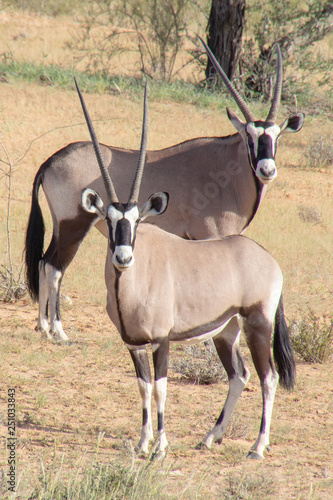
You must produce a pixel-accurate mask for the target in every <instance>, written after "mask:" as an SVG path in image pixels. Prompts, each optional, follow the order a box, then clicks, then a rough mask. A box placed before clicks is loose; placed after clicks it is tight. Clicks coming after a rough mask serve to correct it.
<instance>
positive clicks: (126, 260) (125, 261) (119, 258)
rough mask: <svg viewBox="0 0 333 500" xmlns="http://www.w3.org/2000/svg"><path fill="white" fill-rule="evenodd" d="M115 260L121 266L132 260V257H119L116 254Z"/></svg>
mask: <svg viewBox="0 0 333 500" xmlns="http://www.w3.org/2000/svg"><path fill="white" fill-rule="evenodd" d="M116 259H117V262H119V264H121V265H122V266H125V265H126V264H129V263H130V262H131V260H132V257H125V258H124V257H119V255H116Z"/></svg>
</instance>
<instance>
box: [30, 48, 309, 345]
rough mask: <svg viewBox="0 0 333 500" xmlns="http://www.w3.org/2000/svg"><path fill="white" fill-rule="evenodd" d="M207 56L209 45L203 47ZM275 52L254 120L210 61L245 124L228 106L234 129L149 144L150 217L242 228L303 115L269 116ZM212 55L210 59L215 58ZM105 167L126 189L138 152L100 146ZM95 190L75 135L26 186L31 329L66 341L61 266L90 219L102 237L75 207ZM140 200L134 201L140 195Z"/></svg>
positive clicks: (91, 164)
mask: <svg viewBox="0 0 333 500" xmlns="http://www.w3.org/2000/svg"><path fill="white" fill-rule="evenodd" d="M206 50H207V52H208V54H209V56H210V57H212V54H211V52H210V51H209V49H208V48H207V47H206ZM277 55H278V70H277V83H276V87H275V93H274V98H273V102H272V106H271V109H270V111H269V114H268V117H267V120H264V121H256V120H255V119H254V116H253V114H252V113H251V112H250V110H249V109H248V107H247V106H246V105H245V103H244V101H243V100H242V99H241V97H240V96H239V94H238V92H237V91H236V90H235V89H234V87H233V86H232V84H231V83H230V82H229V80H228V79H227V77H226V76H225V75H224V73H223V70H222V69H221V68H220V67H219V65H218V64H217V63H216V61H215V64H216V65H217V68H218V73H219V74H220V76H221V78H222V79H223V81H224V82H225V84H226V85H227V87H228V89H229V91H230V93H231V95H232V96H233V98H234V99H235V102H236V104H237V106H238V107H239V109H240V110H241V112H242V113H243V114H244V117H245V120H246V123H243V122H241V121H240V120H239V119H238V118H237V117H236V116H235V115H234V114H233V113H232V112H231V111H228V114H229V117H230V119H231V120H232V122H233V123H234V125H235V126H236V129H237V131H238V132H237V134H234V135H231V136H226V137H200V138H196V139H191V140H188V141H185V142H182V143H180V144H176V145H175V146H172V147H169V148H166V149H161V150H158V151H147V155H146V167H145V175H144V176H143V178H142V183H141V190H140V193H139V196H140V198H141V200H147V199H148V196H149V195H150V194H151V193H154V192H161V191H167V192H168V193H169V195H170V201H169V205H168V210H167V211H166V212H165V213H164V214H163V215H162V216H161V217H156V218H155V219H153V221H154V224H156V225H158V226H159V227H161V228H162V229H165V230H166V231H168V232H170V233H173V234H177V235H178V236H181V237H182V238H186V239H191V240H199V239H200V240H201V239H209V238H218V237H221V236H227V235H229V234H239V233H242V232H243V231H244V230H245V228H246V227H247V226H248V225H249V224H250V222H251V221H252V219H253V217H254V216H255V214H256V212H257V209H258V207H259V205H260V202H261V200H262V199H263V196H264V194H265V190H266V187H267V184H268V183H269V182H270V181H272V179H273V178H274V177H275V176H276V164H275V154H276V147H277V141H278V138H279V136H280V135H282V134H284V133H286V132H297V130H299V129H300V128H301V126H302V123H303V118H304V117H303V115H302V114H301V113H295V114H294V115H291V116H290V117H289V118H287V120H286V121H285V122H284V124H282V125H281V126H280V127H279V126H278V125H276V123H275V117H276V113H277V108H278V105H279V100H280V93H281V78H282V70H281V67H282V62H281V57H280V51H279V50H278V51H277ZM213 61H214V59H213ZM100 149H101V154H102V155H103V158H104V162H105V168H106V170H107V171H108V172H110V173H112V178H113V179H114V182H115V183H116V185H117V191H118V193H121V195H122V196H124V197H125V195H126V194H127V193H128V192H129V191H130V188H131V186H130V179H131V175H132V172H133V171H134V169H135V166H136V163H137V161H138V154H139V152H138V151H133V150H128V149H122V148H117V147H113V146H106V145H103V144H101V145H100ZM41 185H42V186H43V190H44V193H45V195H46V199H47V203H48V205H49V208H50V212H51V214H52V220H53V234H52V239H51V242H50V244H49V246H48V248H47V250H46V251H45V252H44V250H43V246H44V234H45V229H44V221H43V215H42V211H41V208H40V206H39V201H38V193H39V188H40V186H41ZM86 187H89V188H91V189H93V190H95V191H97V192H98V193H99V195H100V197H101V199H102V200H103V202H104V204H106V203H107V201H108V194H107V191H106V187H105V185H104V182H103V179H102V176H101V174H100V170H99V166H98V163H97V161H96V157H95V153H94V149H93V146H92V144H91V142H90V141H87V142H76V143H72V144H69V145H68V146H66V147H65V148H63V149H61V150H60V151H57V152H56V153H54V154H53V155H52V156H51V157H50V158H49V159H48V160H46V161H45V162H44V163H43V165H42V166H41V167H40V168H39V170H38V172H37V174H36V176H35V180H34V183H33V188H32V201H31V211H30V215H29V222H28V227H27V233H26V242H25V262H26V270H27V272H26V275H27V284H28V288H29V291H30V294H31V296H32V298H33V299H35V300H38V301H39V313H38V326H37V328H38V329H39V330H40V331H41V332H42V334H43V335H45V336H46V337H47V338H49V339H53V340H56V341H59V342H60V341H64V342H67V341H68V340H69V339H68V337H67V335H66V333H65V332H64V330H63V327H62V323H61V318H60V289H61V284H62V280H63V276H64V273H65V271H66V269H67V267H68V266H69V264H70V263H71V261H72V260H73V258H74V257H75V254H76V252H77V250H78V248H79V246H80V244H81V243H82V241H83V239H84V238H85V236H86V235H87V233H88V232H89V230H90V229H91V228H92V227H93V226H95V227H96V228H97V229H98V230H99V231H101V233H102V234H103V235H104V236H105V237H108V228H107V224H106V221H105V220H104V219H101V218H100V217H98V216H97V214H96V213H94V212H86V211H84V210H83V209H82V206H81V192H82V189H84V188H86ZM139 202H140V200H139Z"/></svg>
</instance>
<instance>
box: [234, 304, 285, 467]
mask: <svg viewBox="0 0 333 500" xmlns="http://www.w3.org/2000/svg"><path fill="white" fill-rule="evenodd" d="M243 328H244V334H245V337H246V341H247V344H248V346H249V349H250V351H251V356H252V359H253V363H254V366H255V369H256V371H257V374H258V377H259V380H260V385H261V393H262V405H263V406H262V416H261V424H260V430H259V435H258V438H257V440H256V442H255V443H254V444H253V446H252V447H251V449H250V451H249V453H248V455H247V457H248V458H254V459H261V458H264V451H265V449H269V432H270V426H271V419H272V412H273V404H274V398H275V392H276V387H277V385H278V381H279V375H278V374H277V372H276V370H275V367H274V363H273V360H272V356H271V346H270V341H271V335H272V331H273V324H272V322H271V321H270V320H269V319H268V318H267V317H266V316H265V314H264V313H263V312H262V311H258V310H253V311H251V312H249V313H248V314H246V317H243Z"/></svg>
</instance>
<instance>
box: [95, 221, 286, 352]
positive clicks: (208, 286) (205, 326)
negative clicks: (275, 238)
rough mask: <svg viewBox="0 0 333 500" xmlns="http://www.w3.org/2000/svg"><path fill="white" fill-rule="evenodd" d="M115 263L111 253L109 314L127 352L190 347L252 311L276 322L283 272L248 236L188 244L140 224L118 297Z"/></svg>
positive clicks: (108, 267)
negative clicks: (166, 345)
mask: <svg viewBox="0 0 333 500" xmlns="http://www.w3.org/2000/svg"><path fill="white" fill-rule="evenodd" d="M157 242H158V243H157ZM151 249H153V250H151ZM111 258H112V254H111V251H110V250H108V256H107V260H106V267H105V281H106V286H107V290H108V293H107V310H108V313H109V316H110V319H111V320H112V322H113V323H114V324H115V325H116V327H117V329H118V330H119V331H120V332H122V328H124V329H125V332H126V338H123V340H124V341H125V342H126V343H127V344H131V345H140V344H144V343H155V342H157V343H158V342H159V340H160V339H161V338H163V337H165V336H167V337H168V339H169V341H171V342H173V341H188V340H190V339H191V338H192V337H200V336H202V335H204V334H205V333H208V334H209V332H212V331H213V330H216V329H217V328H219V327H221V326H222V325H223V324H225V323H226V322H227V321H228V320H229V319H230V318H231V317H233V316H235V315H237V314H239V313H240V311H241V310H243V311H244V310H248V309H249V308H251V306H253V304H256V307H257V308H258V310H259V309H260V310H261V311H262V312H264V313H265V314H267V317H269V318H270V321H271V324H273V322H274V314H275V310H276V307H277V304H278V302H279V299H280V295H281V290H282V273H281V270H280V268H279V266H278V264H277V262H276V261H275V260H274V259H273V257H272V256H271V255H270V254H269V253H268V252H267V251H266V250H264V249H263V248H262V247H260V246H259V245H258V244H256V243H255V242H253V241H252V240H250V239H248V238H246V237H244V236H231V237H227V238H225V239H220V240H214V241H186V240H183V239H181V238H178V237H176V236H174V235H171V234H169V233H166V232H164V231H162V230H160V229H158V228H155V227H153V226H151V225H148V224H141V225H140V226H139V228H138V231H137V239H136V245H135V250H134V258H135V262H134V264H133V265H132V266H131V267H130V268H128V269H127V270H126V271H125V272H122V273H121V274H120V278H119V285H118V289H117V294H118V297H116V296H115V294H116V291H115V279H116V273H117V271H116V270H115V268H114V266H113V263H112V261H111ZM118 304H120V308H121V316H122V320H123V325H121V323H120V320H119V311H118V307H117V306H118ZM208 336H209V335H208ZM211 336H213V332H212V335H211Z"/></svg>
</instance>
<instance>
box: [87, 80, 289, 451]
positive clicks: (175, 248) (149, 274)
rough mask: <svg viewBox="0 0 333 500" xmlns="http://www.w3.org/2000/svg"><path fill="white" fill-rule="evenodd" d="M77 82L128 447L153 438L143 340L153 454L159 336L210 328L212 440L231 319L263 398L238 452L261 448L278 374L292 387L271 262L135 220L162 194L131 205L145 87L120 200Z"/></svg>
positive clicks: (251, 248) (182, 338)
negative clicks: (127, 400) (91, 160)
mask: <svg viewBox="0 0 333 500" xmlns="http://www.w3.org/2000/svg"><path fill="white" fill-rule="evenodd" d="M77 90H78V93H79V96H80V100H81V103H82V107H83V111H84V114H85V117H86V121H87V125H88V128H89V131H90V135H91V138H92V141H93V145H94V149H95V152H96V156H97V160H98V164H99V167H100V170H101V174H102V178H103V181H104V183H105V191H106V193H107V197H108V204H107V205H105V204H104V202H103V200H102V198H101V197H100V195H99V194H98V193H97V192H96V191H94V190H92V189H90V188H87V189H85V190H83V191H82V206H83V208H84V210H86V211H87V213H92V214H95V215H97V216H98V217H99V219H103V220H105V221H106V223H107V227H108V238H109V248H108V250H107V258H106V264H105V281H106V286H107V311H108V314H109V316H110V319H111V321H112V322H113V323H114V325H115V326H116V327H117V329H118V331H119V333H120V335H121V338H122V339H123V341H124V342H125V343H126V345H127V347H128V349H129V352H130V355H131V357H132V360H133V363H134V366H135V370H136V374H137V379H138V385H139V390H140V394H141V397H142V430H141V438H140V441H139V444H138V446H137V450H138V451H142V452H144V453H147V452H148V446H149V442H150V441H151V440H152V439H153V430H152V419H151V393H152V383H151V375H150V368H149V361H148V356H147V351H146V346H147V345H148V344H151V346H152V352H153V363H154V372H155V383H154V397H155V401H156V404H157V421H158V438H157V441H156V449H155V453H157V454H161V455H163V454H164V453H165V448H166V446H167V444H168V443H167V439H166V436H165V430H164V406H165V400H166V385H167V370H168V358H169V342H187V343H191V342H198V341H201V340H204V339H207V338H210V337H213V339H214V342H215V346H216V349H217V352H218V354H219V356H220V359H221V361H222V363H223V365H224V367H225V369H226V371H227V374H228V377H229V392H228V396H227V399H226V402H225V404H224V407H223V409H222V412H221V414H220V416H219V418H218V420H217V422H216V425H215V426H214V428H213V429H212V431H211V432H209V433H208V434H207V436H206V437H205V438H204V439H203V441H202V443H200V446H207V447H208V448H210V447H211V445H212V444H213V443H214V441H221V439H222V435H223V432H224V430H225V427H226V425H227V423H228V420H229V418H230V416H231V413H232V411H233V409H234V407H235V405H236V402H237V400H238V398H239V396H240V394H241V392H242V390H243V388H244V386H245V384H246V382H247V381H248V379H249V376H250V374H249V371H248V369H247V368H246V366H245V365H244V362H243V360H242V357H241V353H240V349H239V335H240V328H241V329H242V330H243V332H244V334H245V338H246V341H247V344H248V346H249V349H250V351H251V355H252V359H253V362H254V365H255V368H256V370H257V373H258V376H259V379H260V383H261V388H262V399H263V410H262V418H261V425H260V431H259V436H258V439H257V440H256V442H255V443H254V445H253V446H252V447H251V450H250V452H249V455H248V456H249V457H251V458H263V453H264V450H265V448H267V447H268V446H269V430H270V423H271V416H272V409H273V402H274V396H275V390H276V386H277V383H278V380H279V376H280V383H281V384H282V385H283V386H284V387H286V388H287V389H291V388H292V387H293V385H294V376H295V365H294V360H293V354H292V349H291V346H290V342H289V334H288V329H287V326H286V323H285V319H284V313H283V304H282V273H281V270H280V268H279V266H278V264H277V262H276V261H275V260H274V259H273V257H272V256H271V255H270V254H269V253H268V252H267V251H266V250H264V249H263V248H262V247H261V246H259V245H258V244H257V243H255V242H254V241H252V240H250V239H248V238H246V237H244V236H240V235H236V236H228V237H226V238H224V239H214V240H203V241H188V240H185V239H182V238H180V237H179V236H176V235H173V234H170V233H167V232H165V231H164V230H162V229H160V228H158V227H155V226H153V225H151V224H141V225H139V224H140V222H142V221H143V220H144V219H146V218H147V217H149V216H153V215H160V214H162V213H163V212H164V211H165V210H166V208H167V205H168V200H169V196H168V194H167V193H165V192H161V193H155V194H153V195H151V196H150V198H149V199H148V201H147V202H146V203H145V204H144V205H143V206H142V207H141V208H139V206H138V198H139V191H140V185H141V178H142V173H143V168H144V163H145V152H146V144H147V95H146V92H145V100H144V103H145V104H144V119H143V128H142V140H141V149H140V154H139V160H138V165H137V170H136V174H135V178H134V181H133V184H132V187H131V190H130V195H129V198H128V201H127V202H126V203H122V202H119V200H118V197H117V194H116V190H115V188H114V184H113V182H112V180H111V177H110V175H109V173H108V170H107V168H106V167H105V165H104V161H103V151H101V149H100V146H99V143H98V141H97V138H96V135H95V132H94V129H93V126H92V122H91V120H90V118H89V115H88V112H87V109H86V107H85V104H84V101H83V97H82V95H81V93H80V91H79V89H77ZM146 90H147V88H146ZM134 246H135V249H134ZM134 259H135V262H134ZM274 323H275V325H274V343H273V351H274V358H275V362H276V365H277V371H278V373H277V372H276V370H275V368H274V363H273V360H272V356H271V349H270V340H271V335H272V331H273V324H274ZM278 374H279V375H278Z"/></svg>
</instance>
